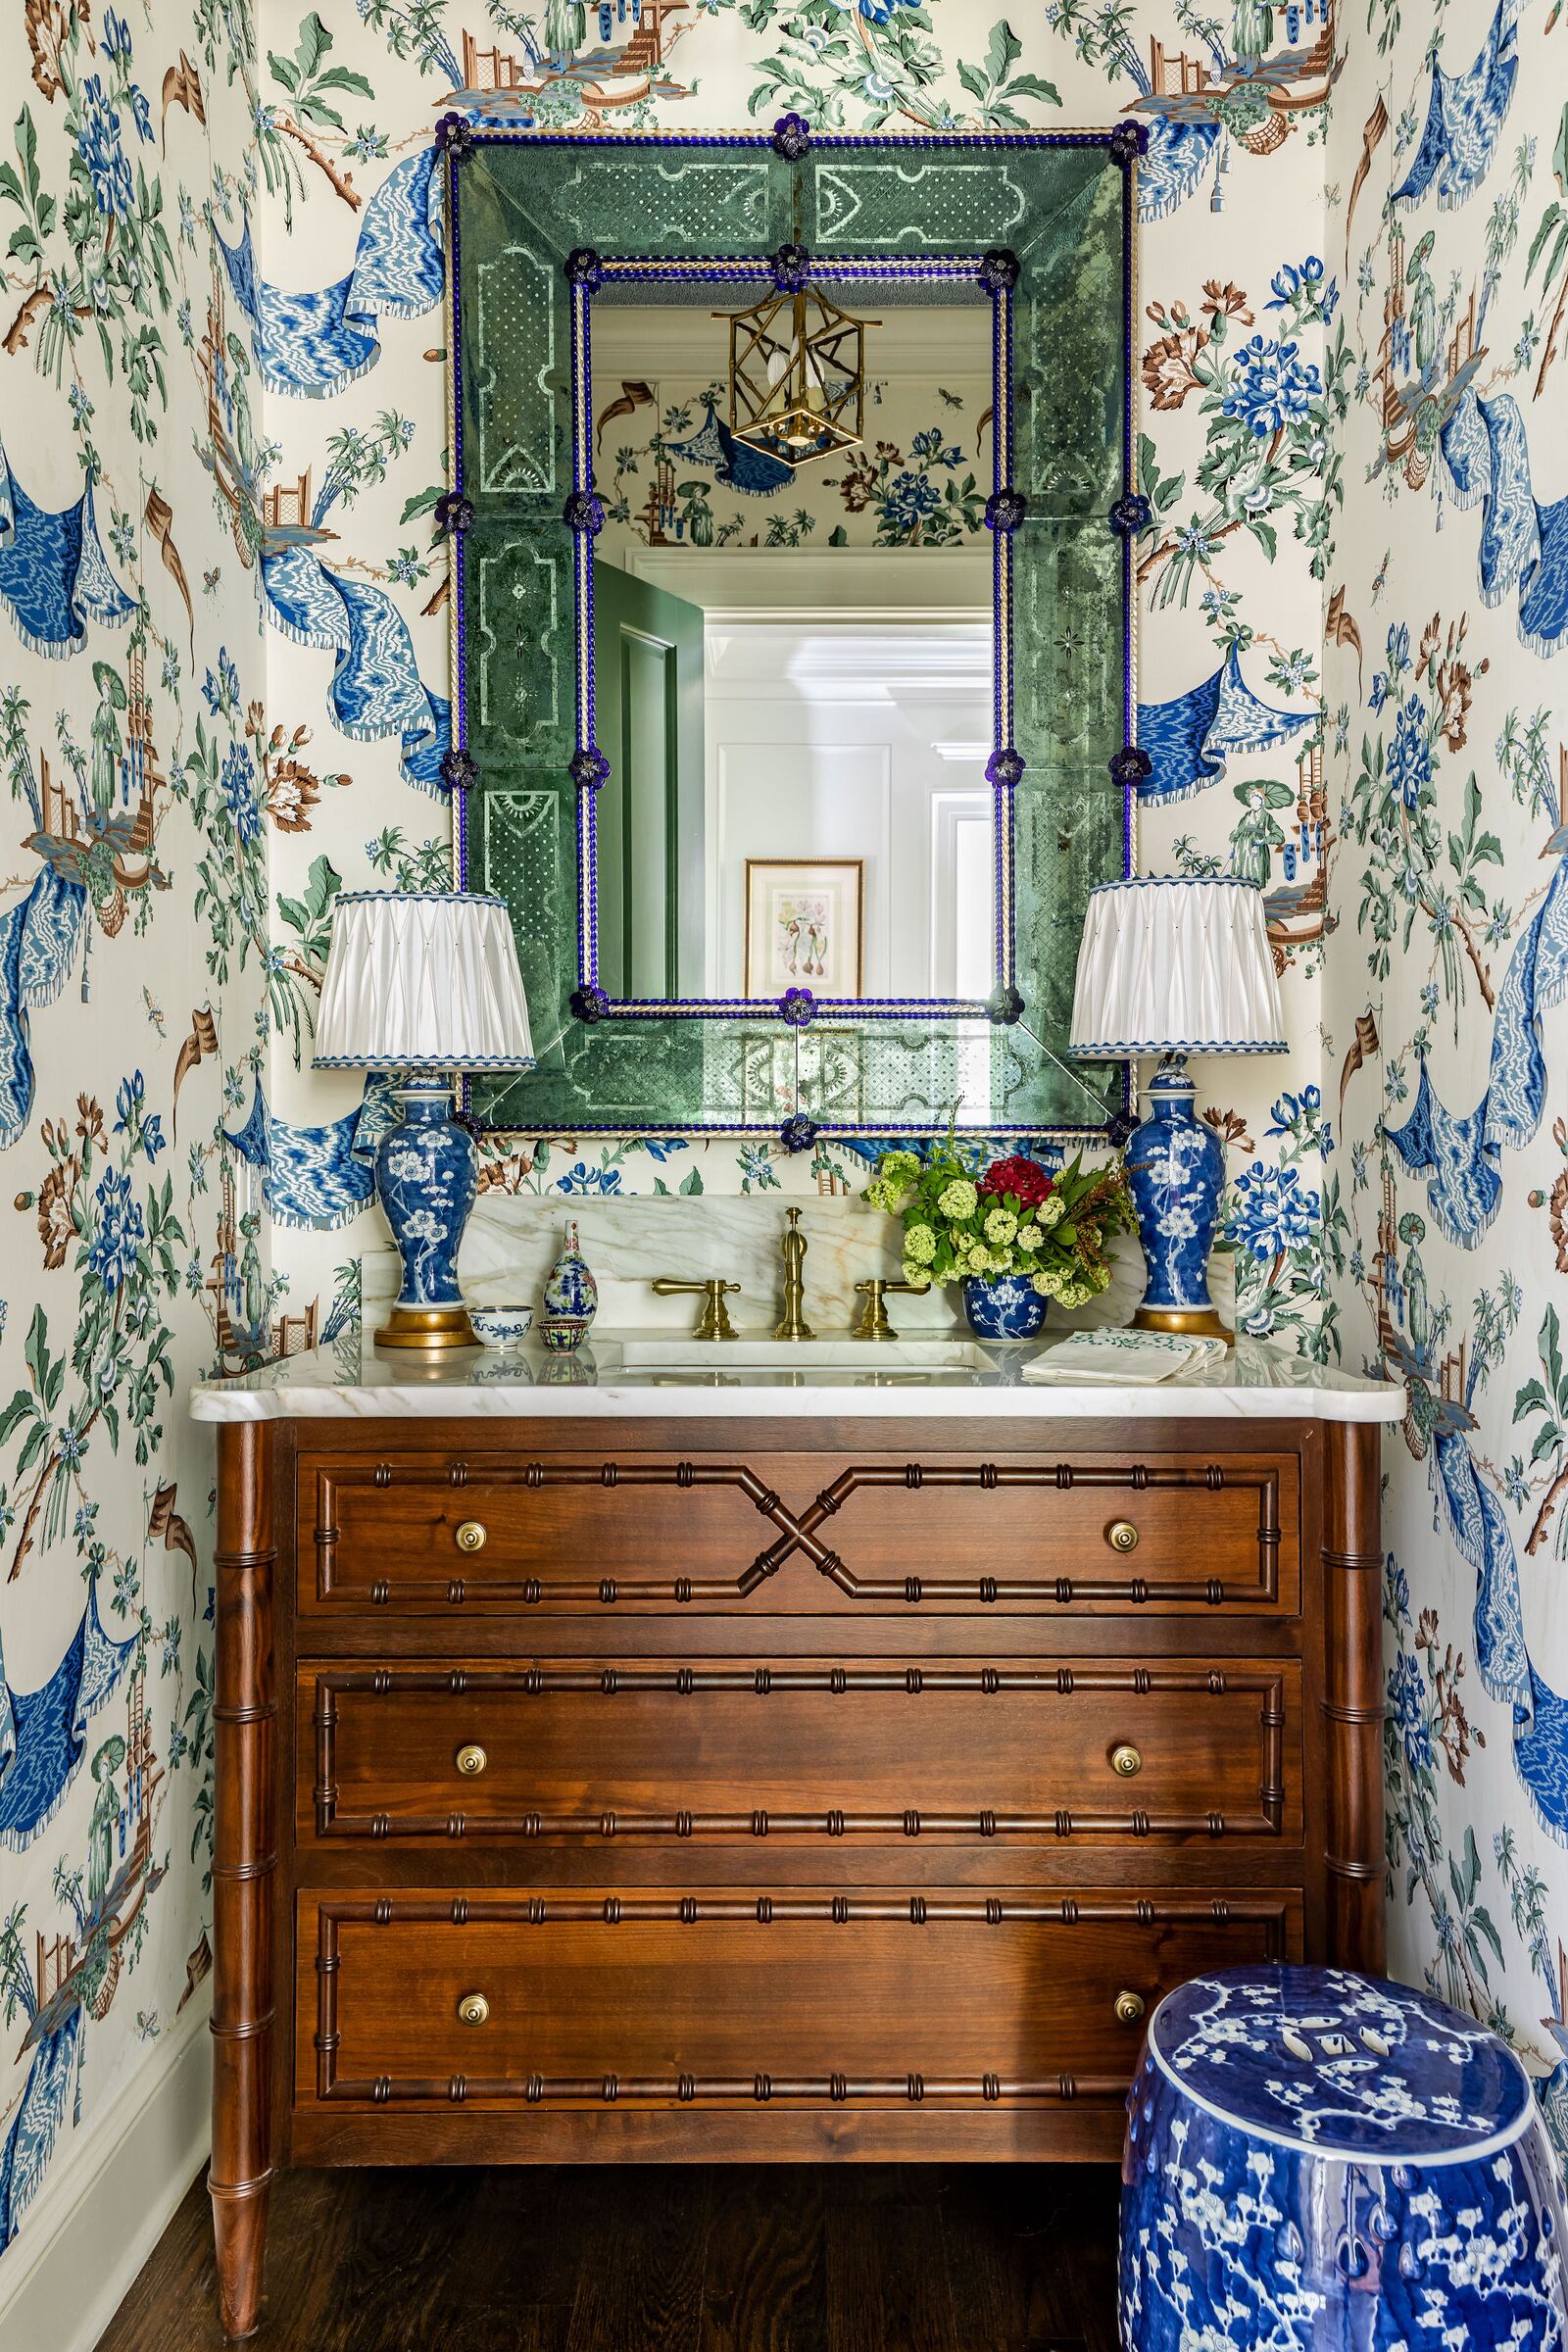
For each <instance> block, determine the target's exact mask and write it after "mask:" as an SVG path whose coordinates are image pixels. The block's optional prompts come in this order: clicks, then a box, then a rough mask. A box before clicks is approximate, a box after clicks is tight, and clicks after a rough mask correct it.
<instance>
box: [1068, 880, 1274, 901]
mask: <svg viewBox="0 0 1568 2352" xmlns="http://www.w3.org/2000/svg"><path fill="white" fill-rule="evenodd" d="M1113 890H1250V892H1251V893H1252V895H1253V897H1254V898H1261V897H1262V895H1263V894H1262V890H1261V887H1260V886H1259V884H1257V883H1256V882H1247V881H1244V880H1243V878H1242V876H1241V875H1240V874H1128V875H1127V876H1126V877H1125V879H1124V880H1122V881H1120V882H1097V883H1096V884H1095V885H1094V887H1093V888H1092V890H1091V891H1090V893H1089V896H1090V897H1091V898H1092V899H1099V898H1103V897H1106V896H1108V894H1109V893H1110V892H1111V891H1113Z"/></svg>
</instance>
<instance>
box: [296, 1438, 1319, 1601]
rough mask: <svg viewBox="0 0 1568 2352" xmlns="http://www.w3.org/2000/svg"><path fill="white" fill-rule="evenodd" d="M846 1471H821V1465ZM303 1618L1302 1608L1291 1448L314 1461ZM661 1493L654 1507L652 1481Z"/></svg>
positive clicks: (305, 1523)
mask: <svg viewBox="0 0 1568 2352" xmlns="http://www.w3.org/2000/svg"><path fill="white" fill-rule="evenodd" d="M825 1470H826V1471H829V1472H830V1473H831V1475H829V1476H827V1477H826V1478H825V1479H824V1471H825ZM298 1492H299V1513H300V1529H299V1534H300V1563H301V1570H302V1573H301V1576H300V1582H299V1605H300V1610H301V1613H302V1615H304V1616H306V1617H309V1616H311V1615H313V1614H316V1613H326V1614H336V1613H340V1612H343V1611H345V1610H347V1611H350V1612H354V1613H356V1614H359V1613H370V1614H373V1613H375V1612H377V1611H379V1610H383V1609H386V1610H390V1611H393V1612H396V1613H400V1614H415V1615H418V1614H437V1615H451V1614H455V1613H460V1612H461V1613H466V1614H468V1615H482V1614H485V1613H486V1612H494V1611H497V1610H506V1611H509V1612H517V1611H521V1612H527V1611H528V1610H531V1609H536V1608H537V1609H543V1610H546V1611H549V1612H552V1613H565V1614H569V1615H578V1616H591V1617H597V1618H600V1619H604V1618H607V1617H609V1616H611V1615H612V1614H613V1613H614V1612H616V1611H619V1612H622V1613H624V1612H626V1611H633V1612H635V1611H639V1610H648V1609H653V1610H657V1611H660V1612H665V1611H669V1610H676V1611H679V1610H682V1609H685V1608H691V1609H693V1610H695V1611H697V1612H707V1613H712V1612H725V1611H730V1610H734V1609H752V1610H754V1611H756V1610H760V1611H763V1612H784V1613H787V1614H800V1613H809V1614H811V1615H813V1616H823V1615H829V1616H831V1615H834V1614H841V1613H846V1612H848V1613H852V1614H855V1613H860V1614H863V1613H865V1612H866V1611H868V1610H874V1611H892V1612H895V1613H902V1612H905V1611H907V1610H910V1609H924V1610H931V1611H949V1612H953V1611H957V1612H962V1613H966V1612H968V1611H971V1610H990V1609H998V1610H1002V1611H1022V1612H1031V1613H1034V1612H1040V1613H1046V1614H1053V1613H1056V1612H1060V1611H1066V1610H1071V1611H1076V1612H1087V1613H1089V1614H1096V1613H1106V1612H1111V1613H1116V1614H1120V1613H1123V1612H1126V1611H1130V1610H1131V1611H1140V1612H1148V1613H1150V1614H1152V1615H1159V1614H1165V1613H1169V1612H1172V1611H1182V1612H1187V1613H1192V1612H1210V1611H1238V1610H1240V1611H1247V1612H1251V1613H1268V1614H1279V1615H1294V1614H1295V1612H1296V1610H1297V1609H1298V1607H1299V1597H1300V1572H1299V1525H1298V1521H1299V1485H1298V1466H1297V1462H1296V1459H1295V1457H1294V1456H1281V1455H1278V1454H1274V1455H1268V1454H1227V1455H1226V1456H1225V1457H1224V1459H1223V1460H1220V1461H1204V1460H1201V1459H1199V1458H1196V1457H1193V1456H1178V1455H1169V1454H1164V1455H1150V1456H1147V1457H1137V1458H1124V1457H1121V1456H1116V1457H1112V1456H1109V1455H1104V1454H1099V1453H1092V1452H1087V1451H1086V1452H1085V1453H1084V1454H1082V1455H1080V1456H1078V1457H1077V1458H1074V1459H1072V1460H1050V1461H1047V1460H1039V1461H1023V1460H1017V1459H1010V1460H1005V1461H1000V1462H996V1461H988V1460H985V1459H981V1458H977V1457H973V1456H968V1455H965V1456H961V1457H960V1456H956V1455H940V1454H934V1455H933V1456H932V1457H931V1458H929V1459H927V1460H924V1461H890V1460H876V1459H871V1460H867V1461H862V1462H856V1463H851V1464H848V1465H845V1466H843V1467H840V1468H835V1467H834V1466H833V1465H832V1464H831V1462H830V1461H824V1459H823V1457H821V1456H819V1455H812V1454H809V1453H800V1454H771V1453H770V1454H767V1455H765V1456H764V1457H763V1458H762V1461H761V1463H760V1465H753V1464H750V1463H747V1462H744V1461H741V1462H734V1461H722V1460H718V1459H716V1458H708V1457H702V1458H696V1457H694V1458H691V1459H677V1458H674V1457H672V1456H658V1455H653V1454H634V1455H623V1456H622V1457H621V1458H619V1459H614V1460H611V1459H605V1458H602V1457H600V1456H598V1455H593V1454H586V1453H582V1452H576V1453H566V1452H563V1453H561V1454H559V1455H552V1456H550V1457H548V1458H538V1459H534V1460H529V1461H521V1460H518V1459H517V1458H516V1457H515V1456H506V1455H496V1454H481V1453H479V1452H477V1451H475V1452H473V1453H471V1454H469V1455H466V1456H465V1457H462V1458H460V1457H458V1456H457V1455H455V1454H451V1453H435V1452H426V1453H420V1452H417V1451H415V1450H412V1449H409V1450H405V1451H403V1452H402V1453H400V1455H399V1456H398V1458H397V1459H396V1460H395V1461H394V1460H390V1459H388V1460H382V1461H375V1460H371V1459H368V1458H361V1457H358V1456H347V1457H344V1458H342V1459H338V1460H334V1459H332V1458H330V1457H329V1456H325V1455H305V1456H303V1457H302V1460H301V1464H300V1472H299V1490H298ZM655 1495H657V1496H658V1501H657V1503H656V1501H655Z"/></svg>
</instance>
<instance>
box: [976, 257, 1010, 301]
mask: <svg viewBox="0 0 1568 2352" xmlns="http://www.w3.org/2000/svg"><path fill="white" fill-rule="evenodd" d="M977 274H978V277H979V282H980V284H981V285H982V286H983V287H984V288H985V290H986V292H987V293H988V294H1001V293H1003V292H1005V291H1010V290H1011V288H1012V287H1014V286H1015V285H1016V284H1017V283H1018V256H1017V255H1016V254H1015V253H1013V252H1010V251H1009V249H1008V248H1007V247H1006V246H1005V245H993V246H992V248H991V250H990V252H989V253H983V254H982V255H981V257H980V268H979V271H978V273H977Z"/></svg>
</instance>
